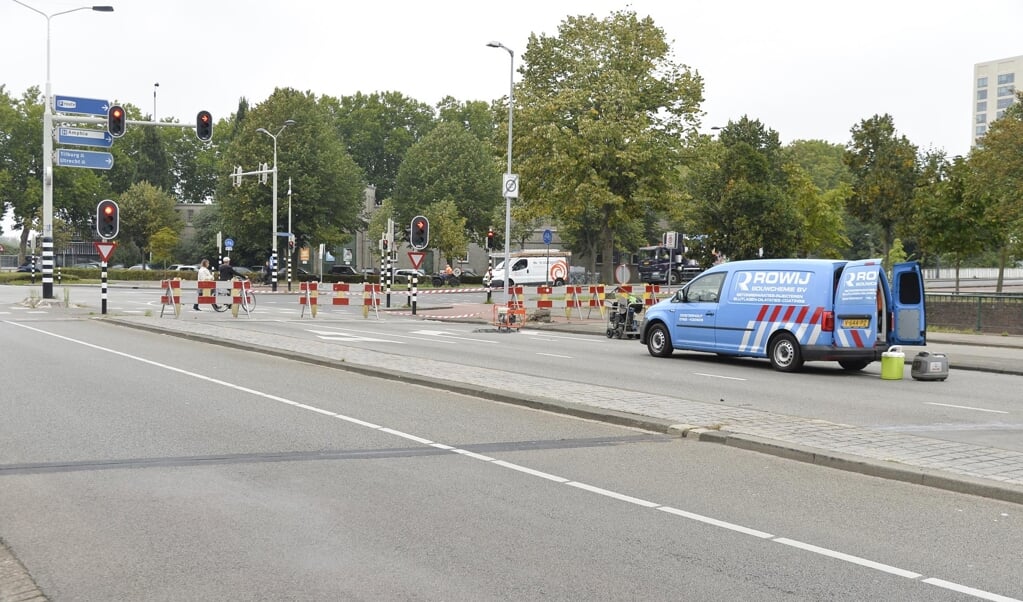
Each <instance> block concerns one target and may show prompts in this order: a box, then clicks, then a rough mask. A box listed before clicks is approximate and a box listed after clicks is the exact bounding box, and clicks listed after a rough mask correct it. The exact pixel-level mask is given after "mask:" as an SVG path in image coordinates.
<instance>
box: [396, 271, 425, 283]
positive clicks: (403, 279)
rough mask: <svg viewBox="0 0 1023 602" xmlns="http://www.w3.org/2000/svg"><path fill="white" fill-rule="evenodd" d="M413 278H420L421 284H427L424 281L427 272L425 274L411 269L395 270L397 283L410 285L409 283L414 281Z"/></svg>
mask: <svg viewBox="0 0 1023 602" xmlns="http://www.w3.org/2000/svg"><path fill="white" fill-rule="evenodd" d="M412 276H417V277H418V278H419V284H422V283H423V282H425V280H424V279H425V277H426V272H424V271H423V270H414V269H409V268H401V269H399V270H394V281H395V282H400V283H402V284H408V283H409V282H411V281H412Z"/></svg>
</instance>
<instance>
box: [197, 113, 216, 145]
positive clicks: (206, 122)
mask: <svg viewBox="0 0 1023 602" xmlns="http://www.w3.org/2000/svg"><path fill="white" fill-rule="evenodd" d="M195 135H196V137H197V138H199V140H209V139H210V138H212V137H213V115H210V112H209V111H199V114H198V115H196V116H195Z"/></svg>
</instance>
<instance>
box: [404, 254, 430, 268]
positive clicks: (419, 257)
mask: <svg viewBox="0 0 1023 602" xmlns="http://www.w3.org/2000/svg"><path fill="white" fill-rule="evenodd" d="M424 257H426V253H420V252H419V251H409V252H408V260H409V261H411V262H412V269H413V270H418V269H419V266H421V265H423V258H424Z"/></svg>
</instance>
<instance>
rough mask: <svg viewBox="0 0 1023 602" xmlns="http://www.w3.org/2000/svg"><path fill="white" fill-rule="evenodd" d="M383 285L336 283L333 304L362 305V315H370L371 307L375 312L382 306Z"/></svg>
mask: <svg viewBox="0 0 1023 602" xmlns="http://www.w3.org/2000/svg"><path fill="white" fill-rule="evenodd" d="M382 290H383V285H380V284H370V283H368V282H367V283H364V284H348V283H346V282H335V283H334V298H333V299H331V301H330V303H331V305H349V306H360V305H361V306H362V317H363V318H365V317H368V316H369V308H370V307H372V308H373V311H374V312H377V311H378V310H379V308H380V294H381V291H382Z"/></svg>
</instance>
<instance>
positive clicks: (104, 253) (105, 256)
mask: <svg viewBox="0 0 1023 602" xmlns="http://www.w3.org/2000/svg"><path fill="white" fill-rule="evenodd" d="M92 246H94V247H96V252H97V253H99V260H100V261H102V262H104V263H106V262H107V261H110V256H111V255H113V254H114V248H116V247H117V243H116V242H94V243H92Z"/></svg>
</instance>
